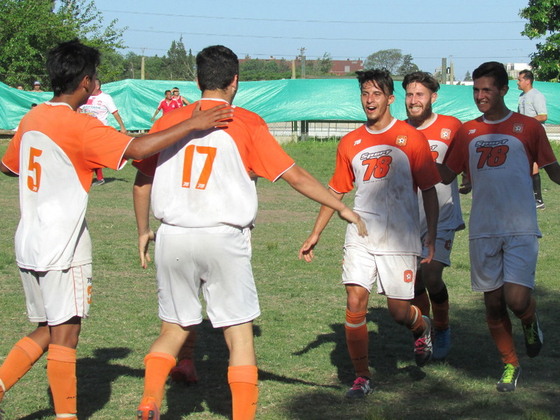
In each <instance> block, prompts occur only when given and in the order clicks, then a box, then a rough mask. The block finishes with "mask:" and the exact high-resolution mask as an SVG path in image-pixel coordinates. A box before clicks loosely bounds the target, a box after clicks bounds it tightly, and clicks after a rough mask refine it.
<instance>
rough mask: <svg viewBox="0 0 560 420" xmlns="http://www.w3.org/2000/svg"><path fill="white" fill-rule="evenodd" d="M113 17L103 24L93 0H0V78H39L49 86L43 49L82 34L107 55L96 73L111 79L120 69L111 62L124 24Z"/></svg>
mask: <svg viewBox="0 0 560 420" xmlns="http://www.w3.org/2000/svg"><path fill="white" fill-rule="evenodd" d="M116 22H117V21H116V20H113V21H112V22H110V23H109V25H107V26H104V25H103V17H102V16H101V13H100V12H99V11H98V10H97V9H96V8H95V4H94V2H93V0H58V1H53V0H4V1H2V2H0V81H2V82H4V83H6V84H9V85H12V86H15V85H16V84H18V83H21V84H24V85H27V86H31V85H32V83H33V81H34V80H40V81H41V82H42V84H43V85H44V86H46V87H49V86H48V85H49V83H48V77H47V74H46V69H45V61H46V53H47V51H49V50H50V49H52V48H53V47H54V46H56V45H57V44H58V43H60V42H63V41H69V40H71V39H75V38H78V39H81V40H82V42H84V43H85V44H88V45H91V46H93V47H96V48H98V49H99V50H100V51H101V53H102V56H103V55H107V56H110V55H111V53H113V55H112V56H111V57H109V58H110V59H109V60H108V62H107V63H106V64H103V62H102V65H101V66H100V74H101V76H102V77H103V78H104V80H105V81H110V80H111V79H112V77H113V76H116V74H117V73H119V72H121V71H122V69H119V67H120V66H117V68H115V67H114V65H115V62H116V60H117V58H116V57H115V56H114V53H116V49H117V48H121V47H123V45H122V32H123V30H120V29H117V28H116Z"/></svg>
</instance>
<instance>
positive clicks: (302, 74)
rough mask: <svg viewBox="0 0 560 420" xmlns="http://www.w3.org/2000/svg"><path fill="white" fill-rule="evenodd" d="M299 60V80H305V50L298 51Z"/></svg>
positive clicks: (302, 48)
mask: <svg viewBox="0 0 560 420" xmlns="http://www.w3.org/2000/svg"><path fill="white" fill-rule="evenodd" d="M299 59H300V60H301V78H302V79H305V48H304V47H301V48H300V49H299Z"/></svg>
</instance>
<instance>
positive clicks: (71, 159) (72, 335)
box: [0, 41, 560, 420]
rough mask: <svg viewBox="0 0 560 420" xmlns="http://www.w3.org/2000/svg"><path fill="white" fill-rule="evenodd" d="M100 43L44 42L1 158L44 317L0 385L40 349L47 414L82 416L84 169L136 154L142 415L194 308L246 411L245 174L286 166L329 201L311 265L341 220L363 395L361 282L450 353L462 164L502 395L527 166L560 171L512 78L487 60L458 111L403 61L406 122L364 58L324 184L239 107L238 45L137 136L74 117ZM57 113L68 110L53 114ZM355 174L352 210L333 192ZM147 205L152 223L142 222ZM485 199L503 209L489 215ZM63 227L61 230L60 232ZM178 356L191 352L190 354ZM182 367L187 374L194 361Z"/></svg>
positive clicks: (220, 52) (251, 290)
mask: <svg viewBox="0 0 560 420" xmlns="http://www.w3.org/2000/svg"><path fill="white" fill-rule="evenodd" d="M98 63H99V53H98V52H97V50H95V49H93V48H90V47H87V46H84V45H83V44H81V43H79V42H77V41H72V42H68V43H63V44H61V45H59V46H58V47H57V48H55V49H54V50H53V51H51V52H50V53H49V56H48V62H47V67H48V71H49V75H50V78H51V84H52V86H53V89H54V97H53V99H52V100H51V101H49V102H47V103H45V104H41V105H39V106H38V107H36V108H35V109H33V110H32V111H30V112H29V113H28V114H27V115H26V116H25V117H24V119H23V120H22V122H21V124H20V129H19V130H18V132H17V133H16V135H15V137H14V138H13V139H12V141H11V142H10V144H9V146H8V149H7V151H6V154H5V155H4V157H3V158H2V163H1V164H0V170H1V171H2V172H4V173H6V174H7V175H14V176H19V182H20V195H21V198H20V203H21V220H20V224H19V226H18V230H17V233H16V260H17V264H18V266H19V268H20V271H21V277H22V281H23V284H24V290H25V294H26V301H27V308H28V312H29V318H30V320H31V321H32V322H37V323H38V324H39V326H38V328H37V329H36V330H35V331H34V332H32V333H31V334H29V335H28V336H27V337H24V338H23V339H21V340H20V341H19V342H18V343H16V344H15V346H14V347H13V348H12V350H11V351H10V353H9V354H8V355H7V357H6V359H5V360H4V363H3V364H2V366H1V367H0V400H2V398H3V397H4V394H5V393H6V392H7V391H8V390H9V389H10V388H11V387H12V386H13V385H14V384H15V383H16V382H17V381H18V380H19V379H20V378H21V377H22V376H23V375H24V374H25V373H26V372H27V371H28V370H29V369H30V368H31V367H32V365H33V364H34V363H35V362H36V361H37V360H38V359H39V358H40V357H41V355H42V354H43V353H45V352H48V356H47V375H48V380H49V385H50V387H51V391H52V395H53V401H54V408H55V412H56V416H57V419H77V405H76V369H75V366H76V346H77V342H78V336H79V333H80V326H81V319H82V318H84V317H86V316H87V315H88V311H89V304H90V300H91V295H90V294H91V279H92V274H91V240H90V238H89V233H88V230H87V225H86V223H85V218H84V215H85V210H86V206H87V197H88V191H89V188H90V185H91V182H90V181H91V172H92V171H93V170H95V169H96V168H99V167H109V168H113V169H120V168H121V167H122V166H123V165H124V163H125V160H126V159H130V158H131V159H136V161H135V163H134V165H135V166H136V168H137V169H138V173H137V176H136V180H135V185H134V192H133V196H134V209H135V214H136V220H137V225H138V247H139V254H140V259H141V263H142V265H143V266H144V267H145V266H146V265H147V263H148V262H149V261H150V257H149V243H150V242H151V241H155V259H156V261H157V266H156V268H157V282H158V300H159V316H160V318H161V320H162V328H161V333H160V336H159V337H158V338H157V339H156V340H155V341H154V343H153V344H152V346H151V347H150V349H149V352H148V354H147V356H146V358H145V360H144V361H145V367H146V370H145V379H144V393H143V396H142V398H141V402H140V404H139V406H138V408H137V414H136V415H137V418H138V419H151V420H156V419H159V418H160V408H161V405H162V400H163V394H164V387H165V382H166V379H167V377H168V375H169V374H170V372H173V373H174V374H175V375H176V376H177V377H179V378H180V377H181V375H182V371H181V368H180V366H187V369H191V370H190V371H186V372H183V373H184V374H185V375H186V377H185V376H183V378H186V379H188V380H193V378H194V380H196V374H195V373H193V372H194V370H193V369H194V366H193V365H192V361H191V363H187V364H184V363H183V364H182V361H181V360H180V361H179V364H177V358H179V359H188V356H185V351H184V349H185V347H187V348H190V347H192V345H193V337H194V333H195V330H194V328H195V326H196V325H197V324H200V323H201V322H202V312H201V311H202V307H201V304H200V300H199V295H200V294H201V293H202V295H203V296H204V298H205V300H206V310H207V315H208V318H209V319H210V321H211V322H212V325H213V326H214V327H215V328H222V329H223V332H224V338H225V341H226V344H227V347H228V350H229V355H230V357H229V367H228V373H227V377H228V383H229V386H230V390H231V394H232V413H233V414H232V416H233V419H234V420H246V419H253V418H255V415H256V410H257V401H258V369H257V363H256V356H255V350H254V343H253V320H254V319H255V318H256V317H258V316H259V314H260V307H259V301H258V296H257V291H256V287H255V282H254V279H253V274H252V268H251V244H250V237H251V228H252V226H253V224H254V222H255V218H256V213H257V195H256V186H255V180H256V178H257V177H264V178H267V179H269V180H270V181H272V182H274V181H276V180H278V179H280V178H282V179H283V180H284V181H286V182H288V183H289V184H290V186H292V187H293V188H294V189H295V190H296V191H298V192H300V193H301V194H303V195H304V196H306V197H308V198H311V199H313V200H315V201H317V202H319V203H320V204H321V205H322V207H321V209H320V211H319V214H318V216H317V220H316V222H315V225H314V227H313V230H312V232H311V234H310V236H309V237H308V238H307V239H306V240H305V241H304V243H303V245H302V246H301V249H300V251H299V256H300V258H302V259H304V260H305V261H308V262H311V261H312V260H313V258H314V253H315V252H316V248H317V245H318V243H319V240H320V237H321V233H322V232H323V230H324V229H325V228H326V226H327V224H328V222H329V220H330V219H331V217H332V215H333V214H334V212H335V211H336V212H338V214H339V215H340V216H341V217H342V218H343V219H344V220H346V221H348V222H349V224H348V227H347V232H346V237H345V241H344V263H343V267H342V283H343V284H344V286H345V288H346V294H347V305H346V318H345V333H346V342H347V347H348V353H349V356H350V359H351V361H352V364H353V366H354V370H355V375H356V379H355V381H354V382H353V384H352V386H351V387H350V389H349V390H348V392H347V396H348V397H349V398H361V397H364V396H365V395H367V394H369V393H371V392H372V389H373V384H372V375H371V372H370V369H369V359H368V330H367V323H366V314H367V308H368V301H369V295H370V293H371V291H372V289H373V287H374V286H376V288H377V292H378V293H380V294H382V295H384V296H385V297H386V300H387V308H388V311H389V313H390V315H391V317H392V318H393V319H394V320H395V321H396V322H397V323H398V324H401V325H404V326H405V327H407V328H408V329H409V330H410V331H411V332H412V336H413V342H414V356H415V361H416V364H417V365H418V366H424V365H425V364H426V363H428V362H429V361H430V360H432V359H436V360H444V359H445V358H446V357H447V355H448V353H449V351H450V348H451V330H450V327H449V295H448V291H447V287H446V285H445V283H444V281H443V276H442V274H443V270H444V268H445V267H446V266H449V265H450V263H451V262H450V254H451V249H452V245H453V240H454V234H455V232H456V231H457V230H459V229H463V228H464V227H465V225H464V222H463V219H462V216H461V208H460V204H459V192H458V190H459V189H458V186H457V181H456V177H457V175H464V176H465V180H466V181H465V182H464V184H465V185H464V189H470V188H472V192H473V198H472V210H471V216H470V222H469V235H470V256H471V282H472V288H473V290H475V291H480V292H483V293H484V302H485V306H486V319H487V324H488V327H489V329H490V333H491V336H492V338H493V340H494V342H495V344H496V347H497V349H498V351H499V353H500V355H501V358H502V362H503V364H504V370H503V374H502V375H501V378H500V379H499V381H498V383H497V390H498V391H502V392H503V391H514V390H515V388H516V384H517V380H518V378H519V374H520V363H519V359H518V356H517V353H516V350H515V347H514V341H513V337H512V323H511V320H510V316H509V312H508V309H509V310H510V311H511V312H512V313H513V314H514V315H515V316H516V317H517V318H519V319H520V321H521V324H522V326H523V332H524V337H525V343H526V351H527V354H528V356H529V357H535V356H537V355H538V353H539V351H540V349H541V346H542V343H543V335H542V331H541V329H540V326H539V321H538V318H537V314H536V302H535V299H534V297H533V295H532V291H533V288H534V285H535V269H536V262H537V252H538V237H539V236H540V232H539V229H538V226H537V216H536V208H535V201H534V196H533V184H532V178H531V176H532V168H533V164H534V163H536V164H537V165H538V167H540V168H544V169H545V170H546V172H547V173H548V175H549V176H550V178H551V179H552V180H553V181H554V182H556V183H558V184H560V166H559V165H558V163H557V161H556V158H555V156H554V153H553V152H552V149H551V146H550V144H549V142H548V139H547V137H546V133H545V131H544V128H543V127H542V124H541V123H540V122H539V121H537V120H536V119H534V118H530V117H527V116H523V115H520V114H518V113H516V112H512V111H510V110H509V109H508V108H507V107H506V105H505V102H504V97H505V95H506V93H507V92H508V76H507V73H506V71H505V68H504V66H503V65H502V64H500V63H497V62H487V63H484V64H482V65H481V66H480V67H478V68H477V69H476V70H475V71H474V72H473V79H474V86H473V93H474V101H475V104H476V106H477V107H478V109H479V110H480V111H481V112H482V114H483V115H482V116H481V117H479V118H477V119H475V120H473V121H469V122H467V123H465V124H461V122H460V121H459V120H457V119H456V118H454V117H450V116H444V115H440V114H436V113H434V112H433V110H432V104H433V103H434V102H435V101H436V99H437V92H438V89H439V84H438V82H437V81H436V80H435V79H434V78H433V77H432V76H431V75H430V74H427V73H423V72H415V73H411V74H409V75H407V76H406V77H405V79H404V81H403V88H404V89H405V91H406V94H405V104H406V111H407V116H408V118H407V120H406V121H399V120H397V119H396V118H394V117H393V116H392V115H391V108H390V107H391V104H393V102H394V100H395V97H394V93H393V90H394V85H393V80H392V78H391V76H390V74H389V73H388V72H387V71H385V70H380V69H376V70H366V71H360V72H358V82H359V88H360V94H361V103H362V106H363V109H364V112H365V115H366V118H367V121H366V123H365V124H364V125H363V126H361V127H360V128H358V129H356V130H354V131H352V132H351V133H349V134H348V135H346V136H344V137H343V138H342V139H341V141H340V143H339V146H338V151H337V156H336V167H335V170H334V174H333V176H332V179H331V181H330V182H329V185H328V187H329V188H328V189H327V188H325V187H323V186H322V185H321V184H320V183H319V182H318V181H317V180H316V179H315V178H314V177H312V176H311V175H310V174H309V173H308V172H307V171H305V170H304V169H303V168H301V167H299V166H297V165H296V164H295V162H294V161H293V159H292V158H291V157H290V156H288V155H287V154H286V153H285V152H284V150H283V149H282V148H281V147H280V146H279V145H278V143H277V142H276V140H275V139H274V137H273V136H272V135H271V134H270V132H269V130H268V128H267V126H266V124H265V122H264V121H263V120H262V118H260V117H259V116H258V115H256V114H255V113H253V112H250V111H248V110H245V109H242V108H239V107H235V106H232V105H231V104H232V102H233V99H234V97H235V94H236V93H237V89H238V86H239V84H238V78H239V62H238V59H237V56H236V55H235V54H234V53H233V52H232V51H231V50H229V49H228V48H226V47H223V46H212V47H208V48H205V49H204V50H202V51H201V52H200V53H199V54H198V55H197V62H196V67H197V76H198V83H199V86H200V89H201V91H202V99H201V100H200V101H198V102H196V103H193V104H190V105H187V106H184V107H180V108H178V109H176V110H174V111H172V112H169V113H167V114H166V115H164V116H163V117H162V118H161V119H159V120H158V121H157V122H156V123H155V125H154V127H153V128H152V130H151V131H150V134H148V135H146V136H143V137H139V138H131V137H130V136H127V135H126V134H123V133H119V132H117V131H116V130H114V129H112V128H110V127H107V126H105V125H103V124H102V123H101V122H99V121H98V120H96V119H94V118H91V117H90V116H87V115H83V114H79V113H76V112H75V111H76V109H78V108H79V106H80V105H83V104H84V103H85V102H86V101H87V99H88V97H89V96H90V95H91V93H92V92H93V91H94V89H95V87H96V68H97V65H98ZM59 121H64V122H65V124H56V123H55V122H59ZM354 188H356V195H355V200H354V209H353V210H350V209H349V208H348V207H347V206H346V205H344V204H343V203H342V201H341V200H342V197H343V196H344V195H345V194H346V193H348V192H350V191H351V190H352V189H354ZM150 209H151V210H152V211H153V214H154V216H155V217H156V218H157V219H158V220H159V221H160V222H161V226H160V228H159V229H158V232H157V240H156V234H155V233H154V232H153V231H152V230H151V229H150V224H149V219H150ZM492 214H498V215H500V216H499V217H491V215H492ZM54 238H56V240H55V239H54ZM187 353H188V352H187ZM189 375H190V376H189Z"/></svg>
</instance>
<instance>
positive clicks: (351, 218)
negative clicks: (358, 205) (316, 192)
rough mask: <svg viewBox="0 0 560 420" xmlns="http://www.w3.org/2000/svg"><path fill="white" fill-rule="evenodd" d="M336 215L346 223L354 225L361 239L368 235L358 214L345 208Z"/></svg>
mask: <svg viewBox="0 0 560 420" xmlns="http://www.w3.org/2000/svg"><path fill="white" fill-rule="evenodd" d="M338 214H339V215H340V217H341V218H342V219H344V220H346V221H347V222H350V223H354V224H355V225H356V228H357V229H358V235H360V236H361V237H362V238H365V237H366V236H367V235H368V231H367V228H366V224H365V223H364V221H363V220H362V218H361V217H360V216H359V215H358V213H356V212H354V211H352V210H350V209H349V208H348V207H345V208H344V209H343V210H341V211H339V212H338Z"/></svg>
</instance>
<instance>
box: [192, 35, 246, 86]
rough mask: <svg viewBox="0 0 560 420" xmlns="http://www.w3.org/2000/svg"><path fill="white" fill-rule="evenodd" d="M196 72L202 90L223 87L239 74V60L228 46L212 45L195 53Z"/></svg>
mask: <svg viewBox="0 0 560 420" xmlns="http://www.w3.org/2000/svg"><path fill="white" fill-rule="evenodd" d="M196 74H197V78H198V85H199V86H200V89H201V90H202V91H205V90H216V89H225V88H226V87H228V86H229V84H230V83H231V82H232V81H233V79H234V78H235V76H237V75H238V74H239V60H238V58H237V55H235V53H234V52H233V51H232V50H230V49H229V48H227V47H224V46H223V45H212V46H210V47H206V48H204V49H203V50H202V51H200V52H199V53H198V54H197V56H196Z"/></svg>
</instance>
